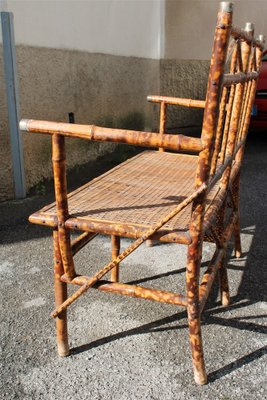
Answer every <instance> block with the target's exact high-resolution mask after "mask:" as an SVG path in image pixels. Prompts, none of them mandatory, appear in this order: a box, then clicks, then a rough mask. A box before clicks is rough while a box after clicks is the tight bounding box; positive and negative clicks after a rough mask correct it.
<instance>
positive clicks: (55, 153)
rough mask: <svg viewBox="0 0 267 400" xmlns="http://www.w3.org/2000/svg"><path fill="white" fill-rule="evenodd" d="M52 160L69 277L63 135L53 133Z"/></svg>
mask: <svg viewBox="0 0 267 400" xmlns="http://www.w3.org/2000/svg"><path fill="white" fill-rule="evenodd" d="M52 162H53V172H54V187H55V197H56V208H57V220H58V238H59V247H60V253H61V258H62V263H63V267H64V271H65V274H66V275H67V276H68V277H69V278H70V279H72V278H74V276H75V275H76V273H75V268H74V263H73V257H72V251H71V245H70V232H69V229H67V228H66V227H65V221H66V220H67V219H68V217H69V210H68V200H67V180H66V156H65V138H64V136H60V135H56V134H54V135H53V136H52Z"/></svg>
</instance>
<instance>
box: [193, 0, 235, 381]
mask: <svg viewBox="0 0 267 400" xmlns="http://www.w3.org/2000/svg"><path fill="white" fill-rule="evenodd" d="M232 9H233V5H232V3H228V2H223V3H221V5H220V11H219V13H218V17H217V25H216V30H215V37H214V45H213V51H212V58H211V65H210V72H209V78H208V89H207V97H206V107H205V112H204V119H203V128H202V134H201V140H202V143H203V147H204V150H202V151H201V152H200V154H199V161H198V167H197V175H196V187H199V186H201V185H202V184H203V183H206V182H207V180H208V178H209V173H210V166H211V159H212V150H213V147H214V142H215V137H216V128H217V121H218V117H219V100H220V95H221V90H222V80H223V74H224V67H225V62H226V55H227V46H228V42H229V36H230V30H231V23H232ZM204 211H205V193H203V194H202V195H200V196H199V198H198V199H197V200H195V201H194V203H193V206H192V216H191V223H190V235H191V237H192V243H191V244H190V245H189V246H188V253H187V266H186V286H187V301H188V307H187V313H188V323H189V336H190V344H191V350H192V359H193V369H194V377H195V381H196V383H198V384H205V383H206V382H207V375H206V371H205V363H204V355H203V347H202V337H201V326H200V309H199V271H200V262H201V256H202V245H203V235H202V224H203V215H204Z"/></svg>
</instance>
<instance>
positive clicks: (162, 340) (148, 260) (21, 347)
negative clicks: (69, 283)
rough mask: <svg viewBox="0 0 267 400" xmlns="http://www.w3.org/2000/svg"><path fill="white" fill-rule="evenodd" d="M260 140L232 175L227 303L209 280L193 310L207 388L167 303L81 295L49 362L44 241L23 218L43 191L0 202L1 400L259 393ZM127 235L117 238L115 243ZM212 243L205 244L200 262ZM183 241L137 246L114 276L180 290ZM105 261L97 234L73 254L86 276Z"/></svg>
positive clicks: (262, 350) (181, 319) (263, 184)
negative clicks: (235, 178) (236, 207)
mask: <svg viewBox="0 0 267 400" xmlns="http://www.w3.org/2000/svg"><path fill="white" fill-rule="evenodd" d="M266 174H267V135H265V136H264V135H262V134H261V135H259V136H258V135H255V134H254V135H251V137H250V139H249V141H248V145H247V151H246V157H245V163H244V168H243V173H242V196H241V197H242V200H241V222H242V245H243V255H242V257H241V258H240V259H238V260H237V259H235V258H233V256H232V253H231V250H232V249H229V264H228V267H229V270H228V271H229V279H230V289H231V305H230V306H229V307H228V308H224V307H222V306H221V305H220V303H219V301H218V287H217V284H215V286H214V288H213V291H212V294H211V297H210V300H209V302H208V304H207V306H206V310H205V312H204V313H203V338H204V349H205V360H206V367H207V372H208V378H209V383H208V384H207V385H205V386H197V385H195V384H194V381H193V376H192V368H191V359H190V350H189V345H188V344H189V341H188V330H187V320H186V314H185V312H184V311H183V310H182V309H180V308H179V307H178V308H177V307H176V306H172V305H167V304H160V303H155V302H149V301H143V300H141V299H140V300H137V299H132V298H128V297H122V296H118V295H112V294H106V293H101V292H98V291H96V290H91V291H89V292H88V293H87V294H86V295H84V296H83V298H82V299H80V300H78V301H77V302H76V303H75V304H73V305H72V306H71V307H70V308H69V336H70V345H71V348H72V353H71V355H70V356H69V357H67V358H62V359H61V358H58V356H57V352H56V343H55V329H54V321H53V320H52V319H51V318H50V316H49V314H50V311H51V310H52V309H53V285H52V282H53V272H52V241H51V236H50V230H49V229H48V228H44V227H39V226H34V225H30V224H28V223H27V216H28V215H29V214H30V213H31V212H33V211H35V210H36V209H38V208H40V207H41V206H42V205H43V204H45V203H46V202H47V201H50V200H51V197H52V195H51V194H49V193H48V194H45V195H44V196H42V197H37V196H35V197H30V198H28V199H26V200H23V201H13V202H6V203H2V204H0V213H1V232H0V234H1V238H0V240H1V247H0V274H1V277H2V280H1V292H0V293H1V305H2V307H1V330H0V335H1V363H2V365H1V391H0V398H1V399H71V400H72V399H93V400H94V399H101V400H104V399H114V400H126V399H127V400H130V399H151V400H152V399H153V400H156V399H157V400H158V399H164V400H169V399H218V400H230V399H231V400H236V399H242V400H245V399H249V400H253V399H266V398H267V388H266V382H267V377H266V348H267V346H266V338H265V337H264V333H266V316H267V303H266V295H267V291H266V267H267V262H266V260H267V248H266V234H267V232H266V225H267V208H266V201H267V181H266ZM128 242H129V241H128V240H125V241H123V246H126V245H127V243H128ZM211 250H212V245H206V246H205V251H204V257H205V259H208V258H209V257H210V254H211ZM185 251H186V248H185V247H183V246H177V245H174V244H161V245H158V246H154V247H153V248H148V247H146V246H142V247H141V248H140V249H139V250H138V251H136V253H134V254H133V255H131V256H130V257H129V258H127V260H125V262H123V263H122V267H121V270H122V272H121V278H122V280H123V281H124V282H136V283H140V284H142V285H143V286H150V285H151V286H154V287H155V288H163V289H166V290H172V289H174V290H176V288H177V291H181V292H182V291H183V289H184V266H185V255H186V254H185ZM109 258H110V242H109V239H108V238H106V237H101V236H100V237H98V238H97V239H95V241H93V242H92V243H90V244H89V245H88V246H87V247H86V248H85V249H84V250H82V251H81V252H80V253H79V254H78V255H77V256H76V261H77V263H76V265H77V266H78V270H79V272H81V273H87V274H88V275H89V274H90V273H92V272H93V271H96V270H97V269H99V268H100V267H101V266H102V265H103V264H104V263H105V262H106V261H107V260H109Z"/></svg>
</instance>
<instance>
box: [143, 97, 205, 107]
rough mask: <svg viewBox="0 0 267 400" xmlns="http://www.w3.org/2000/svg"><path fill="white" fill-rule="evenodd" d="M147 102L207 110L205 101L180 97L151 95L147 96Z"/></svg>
mask: <svg viewBox="0 0 267 400" xmlns="http://www.w3.org/2000/svg"><path fill="white" fill-rule="evenodd" d="M147 100H148V101H151V102H152V103H165V104H173V105H177V106H184V107H195V108H205V104H206V102H205V100H193V99H184V98H180V97H168V96H156V95H150V96H147Z"/></svg>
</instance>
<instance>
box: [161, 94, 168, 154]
mask: <svg viewBox="0 0 267 400" xmlns="http://www.w3.org/2000/svg"><path fill="white" fill-rule="evenodd" d="M166 108H167V104H166V103H165V102H164V101H162V102H161V103H160V114H159V134H160V136H161V137H163V135H164V133H165V128H166ZM159 151H164V147H160V148H159Z"/></svg>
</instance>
